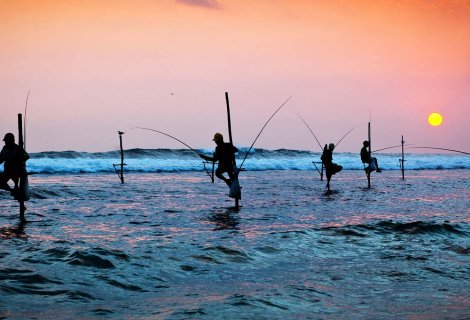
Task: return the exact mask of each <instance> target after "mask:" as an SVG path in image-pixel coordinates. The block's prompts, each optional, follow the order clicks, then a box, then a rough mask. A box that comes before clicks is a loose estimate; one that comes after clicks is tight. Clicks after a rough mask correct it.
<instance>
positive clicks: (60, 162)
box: [28, 148, 470, 174]
mask: <svg viewBox="0 0 470 320" xmlns="http://www.w3.org/2000/svg"><path fill="white" fill-rule="evenodd" d="M247 150H248V149H247V148H240V152H239V153H238V154H237V160H238V163H240V162H241V160H242V159H243V158H244V157H245V155H246V151H247ZM197 151H198V152H199V153H204V154H206V155H211V153H212V152H213V149H211V150H208V149H199V150H197ZM124 154H125V163H126V167H125V170H126V171H127V172H180V171H202V170H204V166H203V164H202V160H201V159H200V158H199V157H198V156H197V155H196V153H195V152H193V151H191V150H188V149H130V150H125V152H124ZM320 155H321V154H320V153H318V152H311V151H304V150H288V149H279V150H266V149H254V150H252V151H251V152H250V155H249V156H248V158H247V160H246V161H245V164H244V168H245V169H247V170H251V171H266V170H313V169H314V165H313V163H312V161H315V162H319V161H320ZM400 157H401V155H399V154H392V153H388V154H379V155H377V158H378V160H379V165H380V167H381V168H382V169H384V170H400V162H399V158H400ZM405 160H406V162H405V167H406V169H407V170H445V169H470V157H469V156H465V155H449V154H406V155H405ZM119 162H120V152H119V151H109V152H95V153H90V152H77V151H49V152H38V153H32V154H31V159H30V160H29V161H28V171H29V172H31V173H45V174H54V173H99V172H103V173H105V172H114V168H113V163H115V164H118V163H119ZM334 162H336V163H338V164H340V165H342V166H343V168H344V170H362V169H363V168H364V167H363V165H362V163H361V160H360V157H359V155H358V154H356V153H336V154H335V155H334ZM317 165H318V164H317ZM209 167H210V164H209Z"/></svg>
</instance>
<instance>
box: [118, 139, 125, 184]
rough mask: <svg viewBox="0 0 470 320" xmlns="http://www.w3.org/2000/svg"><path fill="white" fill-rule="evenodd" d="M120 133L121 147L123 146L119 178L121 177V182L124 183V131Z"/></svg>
mask: <svg viewBox="0 0 470 320" xmlns="http://www.w3.org/2000/svg"><path fill="white" fill-rule="evenodd" d="M118 133H119V147H120V148H121V174H120V175H119V178H121V183H124V150H123V149H122V135H123V134H124V132H122V131H118Z"/></svg>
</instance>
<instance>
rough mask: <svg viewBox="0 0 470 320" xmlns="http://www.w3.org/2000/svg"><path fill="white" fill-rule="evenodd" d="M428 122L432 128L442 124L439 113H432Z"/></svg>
mask: <svg viewBox="0 0 470 320" xmlns="http://www.w3.org/2000/svg"><path fill="white" fill-rule="evenodd" d="M428 122H429V124H430V125H431V126H433V127H438V126H440V125H441V124H442V116H441V114H440V113H437V112H433V113H431V114H430V115H429V117H428Z"/></svg>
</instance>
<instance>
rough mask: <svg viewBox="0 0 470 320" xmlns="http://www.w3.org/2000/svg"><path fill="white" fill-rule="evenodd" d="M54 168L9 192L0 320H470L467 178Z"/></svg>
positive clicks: (454, 173) (427, 173)
mask: <svg viewBox="0 0 470 320" xmlns="http://www.w3.org/2000/svg"><path fill="white" fill-rule="evenodd" d="M240 183H241V185H242V187H243V189H242V191H243V194H242V200H241V204H242V205H243V207H242V208H241V209H240V210H239V211H236V210H233V208H231V207H232V206H233V200H232V199H229V198H228V197H227V192H228V190H227V188H226V186H225V184H223V183H222V182H220V181H217V180H216V183H214V184H212V183H210V179H209V177H207V176H206V175H205V174H204V173H203V172H165V173H145V174H144V173H127V174H126V183H125V184H121V183H120V181H119V179H118V177H117V176H116V175H115V174H114V173H96V174H52V175H47V174H44V175H43V174H41V175H32V176H31V177H30V184H31V191H32V200H31V201H29V202H28V204H27V206H28V208H29V210H28V211H27V218H29V219H30V220H32V222H30V223H27V224H26V225H24V226H22V227H21V228H20V226H19V225H18V217H17V204H16V203H15V202H14V201H7V199H9V198H8V196H7V195H6V194H5V193H2V194H1V195H0V199H2V201H0V209H1V210H2V212H3V214H2V215H1V216H0V225H1V230H0V266H1V268H0V279H1V283H0V297H1V298H0V318H5V319H24V318H34V317H36V318H41V319H64V318H80V317H81V318H87V319H103V318H105V319H122V318H133V319H149V318H150V319H154V318H166V319H187V318H198V319H227V318H239V319H252V318H254V317H256V318H275V319H280V318H312V319H316V318H324V319H330V318H348V319H363V318H374V319H389V318H390V317H395V318H422V319H440V318H449V317H450V318H453V319H464V318H465V317H466V316H467V315H468V314H469V312H470V300H469V299H468V297H469V296H470V295H469V292H470V276H469V274H468V265H469V263H470V238H469V237H470V209H469V208H470V200H469V199H470V170H467V169H464V170H413V171H410V172H409V173H408V174H407V176H406V179H405V180H402V179H401V175H400V173H399V172H397V171H384V172H383V173H381V174H374V175H373V179H372V188H371V189H367V188H366V184H367V181H366V178H365V175H364V174H363V172H361V171H357V170H346V171H344V172H340V173H338V174H337V175H335V176H334V177H333V180H332V189H333V192H332V193H331V194H327V193H325V183H326V182H325V181H323V182H322V181H320V180H319V175H318V173H316V172H313V171H300V170H277V171H276V170H273V171H253V172H250V171H247V172H242V173H241V176H240Z"/></svg>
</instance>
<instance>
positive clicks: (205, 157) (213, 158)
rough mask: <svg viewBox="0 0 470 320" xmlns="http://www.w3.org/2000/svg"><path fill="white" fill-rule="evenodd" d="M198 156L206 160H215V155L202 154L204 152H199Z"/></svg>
mask: <svg viewBox="0 0 470 320" xmlns="http://www.w3.org/2000/svg"><path fill="white" fill-rule="evenodd" d="M199 156H200V157H201V158H202V159H204V160H206V161H212V162H215V161H217V160H216V158H215V157H209V156H206V155H204V154H199Z"/></svg>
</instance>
